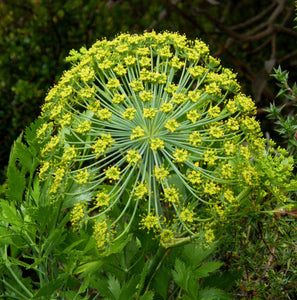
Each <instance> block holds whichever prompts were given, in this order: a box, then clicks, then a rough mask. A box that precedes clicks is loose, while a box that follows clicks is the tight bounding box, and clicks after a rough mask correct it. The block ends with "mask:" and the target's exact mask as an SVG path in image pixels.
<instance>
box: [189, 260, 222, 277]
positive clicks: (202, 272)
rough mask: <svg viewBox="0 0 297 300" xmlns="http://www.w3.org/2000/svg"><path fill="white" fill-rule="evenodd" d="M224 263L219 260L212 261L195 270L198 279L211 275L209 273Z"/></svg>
mask: <svg viewBox="0 0 297 300" xmlns="http://www.w3.org/2000/svg"><path fill="white" fill-rule="evenodd" d="M223 264H224V263H223V262H219V261H210V262H208V263H206V264H204V265H203V266H201V267H200V268H198V269H197V270H195V271H194V274H195V277H196V279H200V278H203V277H207V276H209V273H212V272H214V271H216V270H217V269H219V268H220V267H221V266H222V265H223Z"/></svg>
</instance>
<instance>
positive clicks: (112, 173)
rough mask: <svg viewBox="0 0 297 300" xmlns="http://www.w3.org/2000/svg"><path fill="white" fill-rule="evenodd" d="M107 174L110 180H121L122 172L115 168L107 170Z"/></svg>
mask: <svg viewBox="0 0 297 300" xmlns="http://www.w3.org/2000/svg"><path fill="white" fill-rule="evenodd" d="M105 174H106V177H107V178H108V179H112V180H119V179H120V175H121V171H120V169H119V168H117V167H114V166H113V167H110V168H108V169H107V170H106V172H105Z"/></svg>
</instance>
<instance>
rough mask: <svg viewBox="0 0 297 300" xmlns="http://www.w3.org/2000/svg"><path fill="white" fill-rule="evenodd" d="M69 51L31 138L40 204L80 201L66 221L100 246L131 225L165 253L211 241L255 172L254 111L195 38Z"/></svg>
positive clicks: (141, 38) (124, 41) (259, 152)
mask: <svg viewBox="0 0 297 300" xmlns="http://www.w3.org/2000/svg"><path fill="white" fill-rule="evenodd" d="M75 53H76V54H75ZM72 55H74V56H75V57H72V59H71V58H70V61H72V62H73V67H72V68H71V69H70V70H69V71H67V72H65V74H64V75H63V76H62V78H61V80H60V81H59V82H58V83H57V84H56V85H55V86H54V87H53V89H52V90H51V91H49V93H48V95H47V96H46V99H45V100H46V102H45V104H44V105H43V107H42V113H41V117H42V118H41V122H43V124H42V125H40V127H39V129H38V131H37V137H38V142H39V143H40V144H41V145H42V149H41V161H42V165H41V167H40V171H39V177H40V180H43V181H44V180H46V181H48V182H46V184H44V189H45V190H46V189H47V190H46V191H45V192H48V193H49V194H50V197H49V198H50V199H51V200H49V201H52V199H59V200H61V201H64V199H86V201H87V202H86V203H77V204H75V205H74V206H73V208H72V210H73V211H72V213H71V218H72V219H71V222H72V225H73V227H74V228H78V227H79V226H80V225H81V222H82V221H86V222H87V223H88V224H93V225H91V226H93V237H94V239H95V240H96V245H97V247H98V249H100V250H104V249H105V247H107V246H108V245H109V244H110V243H112V242H113V239H115V240H116V239H118V238H120V237H124V236H126V234H127V233H128V232H129V230H130V229H131V226H134V225H135V226H138V227H139V228H143V229H146V230H148V231H151V232H153V233H154V234H155V235H157V236H158V238H160V241H161V244H162V245H163V246H164V247H171V246H172V245H175V244H178V243H179V242H181V241H183V239H185V240H187V239H188V238H190V237H191V238H193V239H194V238H196V237H199V236H201V235H202V236H203V234H201V230H204V231H205V240H206V242H207V243H211V242H212V241H213V240H214V238H215V237H214V233H213V231H212V230H213V228H214V227H212V225H213V224H218V222H219V221H226V220H227V219H228V214H230V212H232V213H233V214H234V212H235V209H239V207H240V205H239V203H240V197H241V196H240V195H242V193H243V191H245V190H246V189H250V190H253V189H256V188H258V187H259V183H260V180H261V176H264V175H263V174H264V173H265V172H264V171H261V172H262V173H261V172H260V171H259V170H258V169H257V168H255V167H254V166H253V162H255V161H257V159H258V160H259V157H263V155H264V154H263V153H264V152H265V151H264V143H263V141H262V142H259V140H260V137H261V131H260V126H259V123H258V122H257V121H256V120H255V118H254V117H253V116H252V115H254V113H255V105H254V103H253V101H252V100H251V98H249V97H248V96H246V95H244V94H242V93H240V89H239V85H238V83H237V80H236V75H235V74H234V73H232V72H231V71H230V70H229V69H226V68H223V67H221V66H220V65H219V64H220V62H219V60H218V59H215V58H213V57H212V56H211V55H210V54H209V49H208V47H207V45H206V44H205V43H204V42H203V41H201V40H195V41H188V40H187V38H186V37H185V36H181V35H179V34H178V33H170V32H163V33H156V32H145V33H143V34H141V35H137V34H133V35H131V34H119V35H118V36H117V37H116V38H114V39H113V40H112V41H109V40H107V39H103V40H99V41H97V42H96V43H95V44H94V45H93V46H92V47H91V48H90V49H88V50H87V49H84V50H83V51H81V53H79V55H78V52H73V53H72ZM235 166H236V167H235ZM240 170H241V171H240ZM260 173H261V174H262V175H260ZM266 173H269V172H268V171H267V172H266ZM266 173H265V174H266ZM265 176H266V177H267V178H270V177H272V175H271V174H266V175H265ZM269 176H270V177H269ZM282 180H284V179H282ZM279 181H281V180H280V179H279ZM267 184H268V183H267ZM271 190H272V192H271V193H277V191H275V190H273V189H271ZM90 198H91V199H93V201H89V200H88V199H90ZM278 199H282V198H281V197H279V198H278ZM66 201H68V200H66ZM84 201H85V200H84ZM280 201H284V200H280ZM69 203H70V202H69ZM69 203H68V202H67V205H66V206H67V207H68V205H69ZM232 210H233V211H232ZM136 216H138V217H139V218H140V219H139V220H141V221H139V222H140V223H139V224H136V223H135V220H136V219H137V218H138V217H136ZM198 222H199V223H198ZM212 222H213V223H212ZM213 226H215V225H213ZM198 228H200V229H201V230H200V229H199V230H198Z"/></svg>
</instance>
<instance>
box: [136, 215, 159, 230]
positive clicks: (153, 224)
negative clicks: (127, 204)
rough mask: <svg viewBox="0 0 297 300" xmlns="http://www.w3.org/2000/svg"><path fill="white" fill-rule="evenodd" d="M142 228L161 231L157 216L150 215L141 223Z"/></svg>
mask: <svg viewBox="0 0 297 300" xmlns="http://www.w3.org/2000/svg"><path fill="white" fill-rule="evenodd" d="M140 223H141V226H142V228H144V229H147V230H157V229H159V219H158V217H157V216H156V215H153V214H148V215H146V216H145V217H144V218H142V220H141V221H140Z"/></svg>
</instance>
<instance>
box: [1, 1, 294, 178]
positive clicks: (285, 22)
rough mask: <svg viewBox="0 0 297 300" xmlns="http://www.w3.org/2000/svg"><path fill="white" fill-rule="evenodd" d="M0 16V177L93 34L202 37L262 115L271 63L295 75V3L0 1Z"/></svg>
mask: <svg viewBox="0 0 297 300" xmlns="http://www.w3.org/2000/svg"><path fill="white" fill-rule="evenodd" d="M0 18H1V23H0V49H1V52H0V131H1V135H2V139H1V141H0V151H1V152H0V154H1V155H0V157H1V159H0V164H1V169H2V176H1V178H2V180H1V181H3V178H4V177H3V174H4V173H5V165H6V164H7V160H8V154H9V150H10V146H11V145H12V142H13V140H15V138H16V137H17V136H18V135H19V133H20V132H21V131H22V129H23V128H24V127H25V126H26V125H28V124H29V123H30V122H31V121H32V120H34V119H35V118H36V116H37V115H38V114H39V111H40V105H41V103H42V101H43V99H44V96H45V93H46V92H47V91H48V89H49V87H50V86H52V85H53V84H54V83H55V82H56V81H57V79H58V78H59V77H60V75H61V73H62V71H63V70H64V69H65V67H66V62H65V60H64V58H65V57H66V56H67V55H68V53H69V51H70V50H71V49H73V48H74V49H79V48H80V47H81V46H86V47H89V46H90V45H91V44H93V43H94V41H95V40H97V39H100V38H103V37H108V38H112V37H113V36H115V35H117V34H118V33H119V32H127V31H128V32H143V31H144V30H152V29H155V30H157V31H162V30H170V31H179V32H180V33H185V34H186V35H187V37H188V38H190V39H193V38H196V37H199V38H202V39H203V40H204V41H205V42H206V43H207V44H210V45H211V47H212V51H211V52H212V54H213V55H214V56H218V57H220V58H221V59H222V60H223V65H224V66H226V67H231V68H233V69H234V71H235V72H238V73H239V78H240V81H241V83H242V86H243V89H244V92H245V93H247V94H252V95H253V96H254V99H255V100H256V102H257V106H258V108H259V109H258V116H259V118H261V119H263V118H264V117H265V111H264V109H263V108H265V107H267V106H269V103H270V102H271V101H272V100H273V99H274V97H275V85H274V82H273V80H272V79H269V74H270V73H271V72H272V71H273V67H278V65H279V64H281V65H282V68H283V69H286V70H287V71H289V72H290V75H291V78H292V80H293V81H295V80H294V78H296V77H295V76H296V71H295V70H294V69H296V68H294V67H296V63H297V61H296V57H297V51H296V47H295V40H296V37H297V33H296V31H294V30H293V29H292V28H293V19H294V1H292V0H273V1H271V0H264V1H256V0H252V1H249V0H243V1H235V0H229V1H216V0H195V1H181V0H171V1H169V0H162V1H157V0H152V1H149V3H147V2H146V1H139V0H104V1H91V0H72V1H53V0H26V1H23V0H16V1H8V0H0ZM278 106H279V105H278ZM266 123H267V122H262V125H263V127H264V129H267V128H269V124H266Z"/></svg>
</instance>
